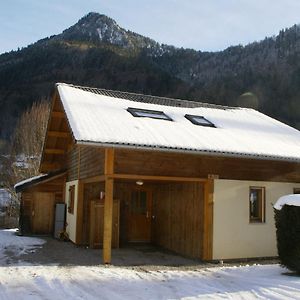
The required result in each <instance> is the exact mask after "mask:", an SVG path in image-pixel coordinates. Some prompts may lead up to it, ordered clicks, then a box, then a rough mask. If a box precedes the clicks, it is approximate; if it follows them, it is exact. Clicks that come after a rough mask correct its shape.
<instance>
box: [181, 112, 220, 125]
mask: <svg viewBox="0 0 300 300" xmlns="http://www.w3.org/2000/svg"><path fill="white" fill-rule="evenodd" d="M184 117H185V118H186V119H188V120H189V121H190V122H191V123H193V124H194V125H198V126H204V127H212V128H216V125H215V124H214V123H212V122H211V121H209V120H208V119H206V118H205V117H203V116H199V115H190V114H185V115H184ZM195 118H202V119H203V120H204V121H206V122H207V123H204V124H201V123H199V122H197V121H196V120H195Z"/></svg>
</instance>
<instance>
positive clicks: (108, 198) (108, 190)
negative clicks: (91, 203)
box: [103, 148, 114, 264]
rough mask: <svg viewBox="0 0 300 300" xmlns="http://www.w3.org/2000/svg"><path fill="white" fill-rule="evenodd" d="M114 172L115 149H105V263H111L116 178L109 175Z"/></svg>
mask: <svg viewBox="0 0 300 300" xmlns="http://www.w3.org/2000/svg"><path fill="white" fill-rule="evenodd" d="M113 172H114V149H112V148H109V149H105V163H104V173H105V174H104V175H105V176H106V178H105V199H104V229H103V263H104V264H110V263H111V241H112V219H113V198H114V180H113V179H112V178H110V177H108V176H109V175H110V176H111V175H113Z"/></svg>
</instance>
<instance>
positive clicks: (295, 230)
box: [275, 205, 300, 274]
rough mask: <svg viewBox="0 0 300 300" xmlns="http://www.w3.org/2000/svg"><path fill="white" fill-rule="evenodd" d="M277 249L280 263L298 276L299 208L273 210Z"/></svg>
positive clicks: (289, 207)
mask: <svg viewBox="0 0 300 300" xmlns="http://www.w3.org/2000/svg"><path fill="white" fill-rule="evenodd" d="M275 224H276V236H277V249H278V255H279V259H280V262H281V264H282V265H283V266H285V267H287V268H288V269H289V270H291V271H294V272H297V273H299V274H300V207H298V206H291V205H284V206H283V207H282V209H281V210H276V209H275Z"/></svg>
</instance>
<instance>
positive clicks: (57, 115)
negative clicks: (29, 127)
mask: <svg viewBox="0 0 300 300" xmlns="http://www.w3.org/2000/svg"><path fill="white" fill-rule="evenodd" d="M51 117H53V118H64V117H65V114H64V113H63V112H62V111H52V113H51Z"/></svg>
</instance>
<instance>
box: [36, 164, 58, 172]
mask: <svg viewBox="0 0 300 300" xmlns="http://www.w3.org/2000/svg"><path fill="white" fill-rule="evenodd" d="M60 168H61V164H59V163H47V162H43V163H41V166H40V169H41V170H46V172H47V171H49V170H57V169H60ZM42 172H44V171H42Z"/></svg>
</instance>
